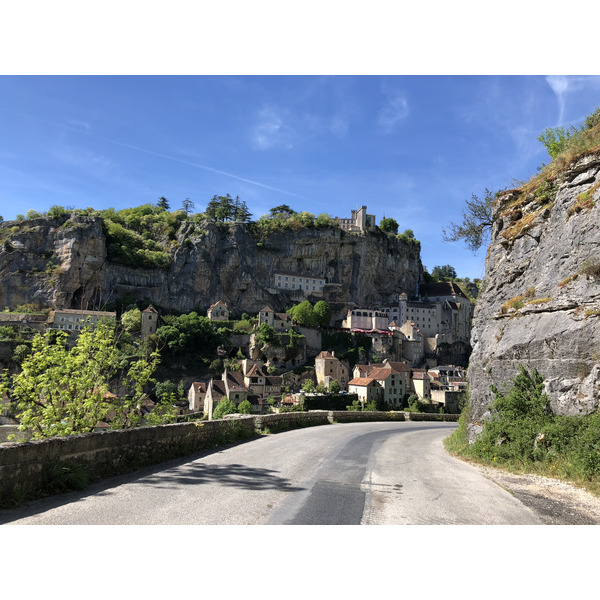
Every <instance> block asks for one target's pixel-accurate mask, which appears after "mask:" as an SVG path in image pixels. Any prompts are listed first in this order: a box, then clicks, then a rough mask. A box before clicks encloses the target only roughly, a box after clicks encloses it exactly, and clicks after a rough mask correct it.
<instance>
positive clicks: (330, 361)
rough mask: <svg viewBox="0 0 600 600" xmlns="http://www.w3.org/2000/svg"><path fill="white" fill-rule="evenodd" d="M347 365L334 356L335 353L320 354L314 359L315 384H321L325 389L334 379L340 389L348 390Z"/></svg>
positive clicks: (324, 352)
mask: <svg viewBox="0 0 600 600" xmlns="http://www.w3.org/2000/svg"><path fill="white" fill-rule="evenodd" d="M349 370H350V368H349V365H348V363H347V362H346V361H341V360H340V359H339V358H337V357H336V356H335V352H326V351H323V352H321V353H320V354H319V355H318V356H317V357H316V358H315V374H316V376H317V382H318V383H322V384H323V385H324V386H325V388H326V389H329V384H330V383H331V382H332V381H333V380H334V379H335V380H336V381H337V382H338V383H339V384H340V389H341V390H343V391H347V390H348V381H349Z"/></svg>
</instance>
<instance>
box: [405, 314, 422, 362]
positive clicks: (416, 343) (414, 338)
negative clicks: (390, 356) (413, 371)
mask: <svg viewBox="0 0 600 600" xmlns="http://www.w3.org/2000/svg"><path fill="white" fill-rule="evenodd" d="M400 332H401V333H402V334H403V335H404V338H405V339H404V340H403V341H402V358H404V359H405V360H407V361H408V362H409V363H411V364H420V363H421V361H422V360H423V356H424V354H425V341H424V336H423V334H422V333H421V332H420V331H419V329H418V328H417V327H416V326H415V324H414V323H411V322H410V321H406V323H404V325H402V327H401V328H400Z"/></svg>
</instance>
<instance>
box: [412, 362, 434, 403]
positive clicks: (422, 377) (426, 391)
mask: <svg viewBox="0 0 600 600" xmlns="http://www.w3.org/2000/svg"><path fill="white" fill-rule="evenodd" d="M412 390H413V391H414V393H415V394H416V395H417V396H418V397H419V400H425V401H430V400H431V377H430V376H429V375H428V374H427V371H425V370H424V369H413V370H412Z"/></svg>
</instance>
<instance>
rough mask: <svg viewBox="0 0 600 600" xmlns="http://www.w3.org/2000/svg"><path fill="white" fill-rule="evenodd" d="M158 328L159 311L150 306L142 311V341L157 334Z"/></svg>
mask: <svg viewBox="0 0 600 600" xmlns="http://www.w3.org/2000/svg"><path fill="white" fill-rule="evenodd" d="M157 328H158V311H157V310H156V309H155V308H154V306H152V305H150V306H149V307H148V308H146V309H145V310H143V311H142V339H145V338H147V337H148V336H150V335H154V334H155V333H156V329H157Z"/></svg>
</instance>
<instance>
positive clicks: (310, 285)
mask: <svg viewBox="0 0 600 600" xmlns="http://www.w3.org/2000/svg"><path fill="white" fill-rule="evenodd" d="M273 278H274V287H275V288H277V289H279V290H284V291H290V292H298V291H299V292H303V293H304V295H305V296H309V295H310V296H319V295H322V294H323V286H324V285H325V283H326V281H325V279H324V278H323V277H313V276H311V275H306V274H304V275H302V274H300V273H283V272H276V273H275V274H274V275H273Z"/></svg>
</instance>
